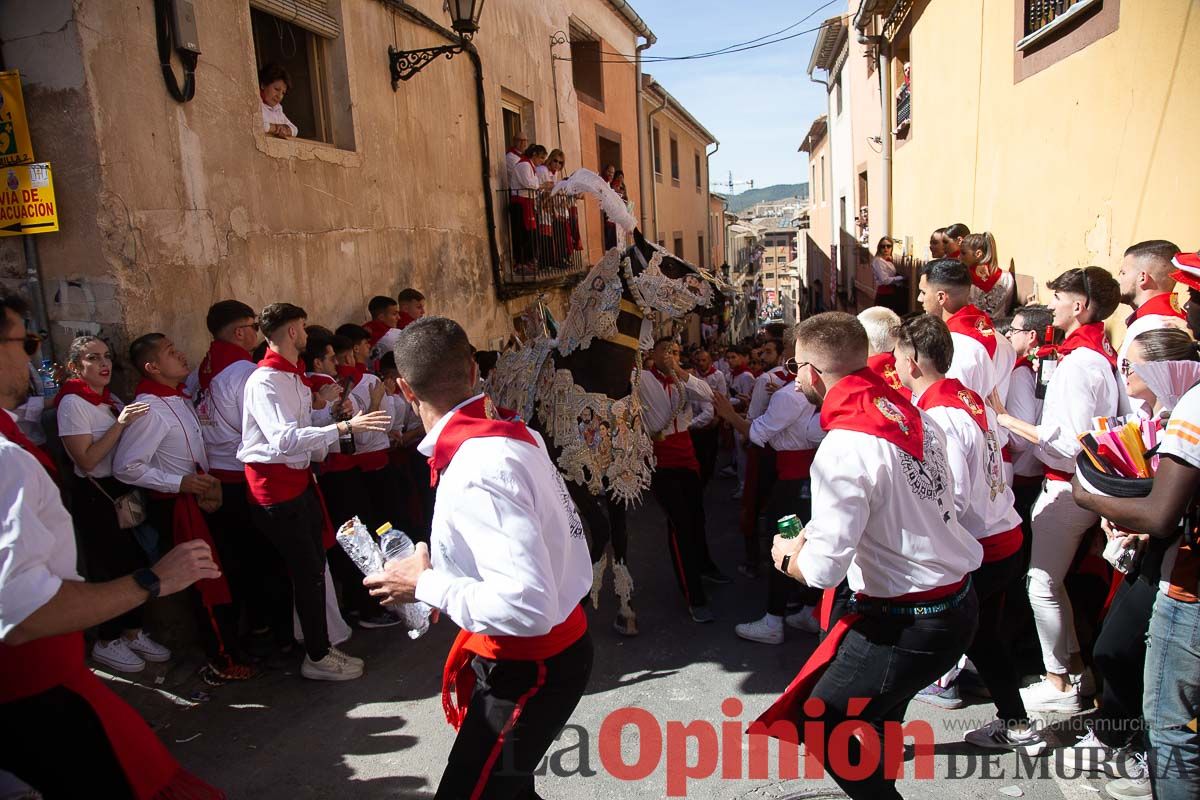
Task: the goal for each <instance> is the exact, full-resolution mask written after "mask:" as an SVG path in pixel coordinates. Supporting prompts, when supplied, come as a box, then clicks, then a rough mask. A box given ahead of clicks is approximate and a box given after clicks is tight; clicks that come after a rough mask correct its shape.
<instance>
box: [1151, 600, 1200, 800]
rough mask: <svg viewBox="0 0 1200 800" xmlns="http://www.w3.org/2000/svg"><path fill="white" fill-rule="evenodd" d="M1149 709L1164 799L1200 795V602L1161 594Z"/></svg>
mask: <svg viewBox="0 0 1200 800" xmlns="http://www.w3.org/2000/svg"><path fill="white" fill-rule="evenodd" d="M1145 678H1146V688H1145V694H1144V695H1143V698H1142V705H1143V713H1144V714H1145V717H1146V725H1147V727H1148V728H1149V731H1148V733H1149V743H1150V746H1149V752H1148V756H1149V764H1150V774H1151V781H1152V782H1153V785H1154V796H1155V797H1156V798H1158V800H1194V799H1195V798H1197V797H1200V734H1197V733H1196V732H1195V731H1193V730H1192V729H1191V728H1189V727H1188V725H1189V724H1190V725H1192V726H1195V725H1196V722H1195V719H1196V717H1197V715H1200V603H1182V602H1180V601H1178V600H1172V599H1171V598H1170V597H1167V596H1166V595H1164V594H1161V593H1160V594H1159V595H1158V598H1157V599H1156V600H1155V601H1154V616H1153V617H1152V618H1151V619H1150V635H1149V638H1148V639H1147V642H1146V673H1145Z"/></svg>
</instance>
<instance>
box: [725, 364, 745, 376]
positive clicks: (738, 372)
mask: <svg viewBox="0 0 1200 800" xmlns="http://www.w3.org/2000/svg"><path fill="white" fill-rule="evenodd" d="M749 371H750V370H749V368H748V367H747V366H746V365H745V364H742V365H741V366H740V367H730V368H729V374H730V375H731V376H733V377H734V378H736V377H737V376H738V375H741V374H742V373H743V372H749Z"/></svg>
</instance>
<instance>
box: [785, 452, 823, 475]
mask: <svg viewBox="0 0 1200 800" xmlns="http://www.w3.org/2000/svg"><path fill="white" fill-rule="evenodd" d="M816 455H817V451H816V450H776V451H775V472H776V474H777V475H778V477H779V480H781V481H800V480H805V479H806V478H808V477H809V470H811V469H812V462H813V458H814V457H815V456H816Z"/></svg>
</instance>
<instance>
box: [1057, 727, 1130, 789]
mask: <svg viewBox="0 0 1200 800" xmlns="http://www.w3.org/2000/svg"><path fill="white" fill-rule="evenodd" d="M1120 753H1121V751H1120V750H1119V749H1118V748H1116V747H1109V746H1108V745H1106V744H1105V743H1104V742H1102V741H1100V739H1099V738H1098V737H1097V736H1096V733H1095V731H1092V730H1090V729H1089V730H1088V732H1087V735H1086V736H1084V737H1083V738H1082V739H1080V740H1079V741H1078V742H1076V743H1075V744H1073V745H1071V746H1070V747H1068V748H1066V749H1065V750H1063V751H1062V763H1063V767H1064V768H1065V769H1071V770H1075V771H1076V772H1103V773H1105V774H1106V775H1108V776H1109V777H1110V778H1116V777H1119V776H1118V774H1117V759H1118V758H1119V757H1120Z"/></svg>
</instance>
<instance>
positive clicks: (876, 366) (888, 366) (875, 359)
mask: <svg viewBox="0 0 1200 800" xmlns="http://www.w3.org/2000/svg"><path fill="white" fill-rule="evenodd" d="M867 369H869V370H871V372H874V373H875V374H876V375H878V376H879V377H881V378H883V381H884V383H886V384H887V385H888V386H890V387H892V388H893V389H895V390H896V391H897V392H900V393H901V394H903V393H904V384H902V383H901V382H900V375H899V374H898V373H897V372H896V356H895V355H894V354H892V353H876V354H875V355H873V356H868V357H867Z"/></svg>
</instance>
